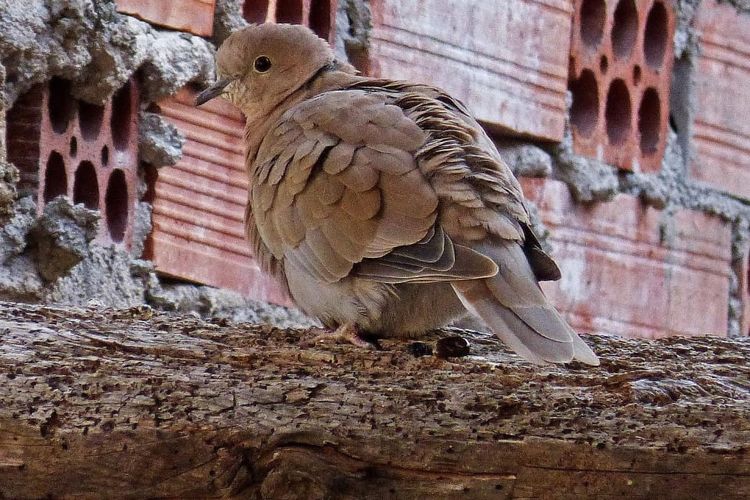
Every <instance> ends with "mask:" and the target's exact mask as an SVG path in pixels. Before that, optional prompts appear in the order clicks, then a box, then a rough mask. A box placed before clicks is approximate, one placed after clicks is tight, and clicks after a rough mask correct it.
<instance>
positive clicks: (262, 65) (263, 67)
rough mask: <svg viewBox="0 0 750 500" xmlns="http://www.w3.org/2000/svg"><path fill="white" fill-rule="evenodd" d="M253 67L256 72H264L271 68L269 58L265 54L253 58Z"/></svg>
mask: <svg viewBox="0 0 750 500" xmlns="http://www.w3.org/2000/svg"><path fill="white" fill-rule="evenodd" d="M253 67H254V68H255V71H257V72H258V73H265V72H266V71H268V70H269V69H271V60H270V59H269V58H268V57H266V56H259V57H257V58H256V59H255V62H254V63H253Z"/></svg>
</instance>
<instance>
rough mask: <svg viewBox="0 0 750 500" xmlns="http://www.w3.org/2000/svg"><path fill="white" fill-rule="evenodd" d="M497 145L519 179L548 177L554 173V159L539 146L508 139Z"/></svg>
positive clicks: (498, 142) (496, 143)
mask: <svg viewBox="0 0 750 500" xmlns="http://www.w3.org/2000/svg"><path fill="white" fill-rule="evenodd" d="M495 145H496V146H497V149H498V151H499V152H500V155H502V157H503V159H504V160H505V162H506V163H507V164H508V166H509V167H510V168H511V170H512V171H513V174H515V175H516V176H517V177H519V176H525V177H547V176H549V175H550V174H551V173H552V157H551V156H550V155H549V153H547V152H546V151H544V150H543V149H541V148H539V147H537V146H534V145H531V144H528V143H524V142H520V141H513V140H507V139H506V140H499V141H497V142H495Z"/></svg>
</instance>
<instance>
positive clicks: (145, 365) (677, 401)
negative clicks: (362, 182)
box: [0, 303, 750, 499]
mask: <svg viewBox="0 0 750 500" xmlns="http://www.w3.org/2000/svg"><path fill="white" fill-rule="evenodd" d="M452 333H453V334H455V333H456V332H455V331H454V332H452ZM445 335H446V333H445V332H443V333H436V334H434V335H431V336H429V337H427V338H426V339H425V340H424V341H425V342H426V343H428V344H430V343H432V342H435V340H436V339H438V338H439V337H441V336H445ZM461 335H462V336H464V337H465V338H467V339H468V340H469V341H470V343H471V354H470V355H469V356H468V357H464V358H451V359H447V360H446V359H439V358H436V357H434V356H423V357H415V355H414V354H413V353H412V351H413V349H410V347H409V346H410V345H411V343H409V342H395V341H387V342H383V343H382V350H380V351H368V350H364V349H360V348H356V347H353V346H350V345H333V344H322V345H314V346H312V347H306V346H304V345H303V343H302V342H301V340H302V339H307V338H310V333H309V332H305V331H302V330H281V329H277V328H273V327H271V326H257V325H246V324H226V323H222V322H213V323H212V322H205V321H203V320H200V319H196V318H194V317H190V316H170V315H166V314H162V313H155V312H153V311H152V310H150V309H148V308H136V309H130V310H117V311H115V310H95V309H59V308H51V307H41V306H29V305H17V304H7V303H6V304H0V381H1V382H0V498H39V497H54V498H57V497H67V498H70V497H75V498H102V497H107V498H143V497H177V498H186V497H193V498H195V497H200V498H209V497H222V496H225V497H235V498H493V499H495V498H586V497H601V498H613V497H627V498H708V497H711V498H748V497H750V458H749V456H748V447H749V446H750V363H748V360H749V359H750V340H748V339H746V338H745V339H736V340H731V339H722V338H716V337H696V338H669V339H665V340H660V341H645V340H627V339H621V338H614V337H587V340H588V341H589V342H591V343H592V344H593V346H594V348H595V350H596V351H597V353H598V354H599V356H600V357H601V358H602V366H601V367H599V368H590V367H586V366H583V365H580V364H570V365H567V366H562V367H556V366H551V367H534V366H531V365H529V364H527V363H525V362H522V361H521V360H520V359H519V358H517V357H515V356H513V355H512V354H510V353H508V352H507V351H505V350H504V349H503V348H502V347H501V346H500V344H499V343H498V342H497V341H496V340H495V339H494V338H493V337H491V336H487V335H483V334H478V333H470V332H465V331H461Z"/></svg>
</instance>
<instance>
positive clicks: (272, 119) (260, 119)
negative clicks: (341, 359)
mask: <svg viewBox="0 0 750 500" xmlns="http://www.w3.org/2000/svg"><path fill="white" fill-rule="evenodd" d="M360 80H363V77H360V76H357V75H354V74H352V73H351V72H349V71H338V70H333V71H325V72H322V73H320V74H318V75H316V77H315V78H314V79H312V80H310V81H308V82H307V83H306V84H305V85H302V86H301V87H299V88H298V89H296V90H295V91H293V92H291V93H290V94H289V95H287V96H286V97H285V98H284V99H283V100H282V101H281V102H279V103H278V104H277V105H276V106H274V107H273V108H271V109H270V110H263V109H259V108H257V107H253V108H251V109H248V110H244V112H245V118H246V121H245V144H246V146H247V151H246V165H247V167H248V169H249V172H248V173H249V174H250V175H251V177H252V175H253V168H254V163H255V161H254V160H255V156H256V155H257V154H258V149H259V148H260V143H261V141H262V140H263V138H264V137H265V136H266V134H267V133H268V131H269V130H270V129H271V127H272V126H273V125H274V124H275V123H276V122H277V121H278V120H279V118H281V115H283V114H284V113H285V112H286V111H288V110H289V109H291V108H293V107H294V106H295V105H297V104H299V103H300V102H302V101H305V100H307V99H311V98H313V97H315V96H316V95H318V94H322V93H323V92H328V91H331V90H337V89H341V88H345V87H347V86H349V85H351V84H353V83H356V82H358V81H360Z"/></svg>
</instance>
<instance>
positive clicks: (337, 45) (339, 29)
mask: <svg viewBox="0 0 750 500" xmlns="http://www.w3.org/2000/svg"><path fill="white" fill-rule="evenodd" d="M371 29H372V13H371V12H370V5H369V1H368V0H340V1H339V3H338V11H337V13H336V38H335V41H334V44H333V47H334V50H335V51H336V56H337V57H339V58H340V59H341V60H342V61H348V62H349V63H351V64H352V65H354V66H355V67H356V68H357V69H359V70H360V71H364V72H366V71H367V48H368V47H369V44H370V42H369V33H370V30H371Z"/></svg>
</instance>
